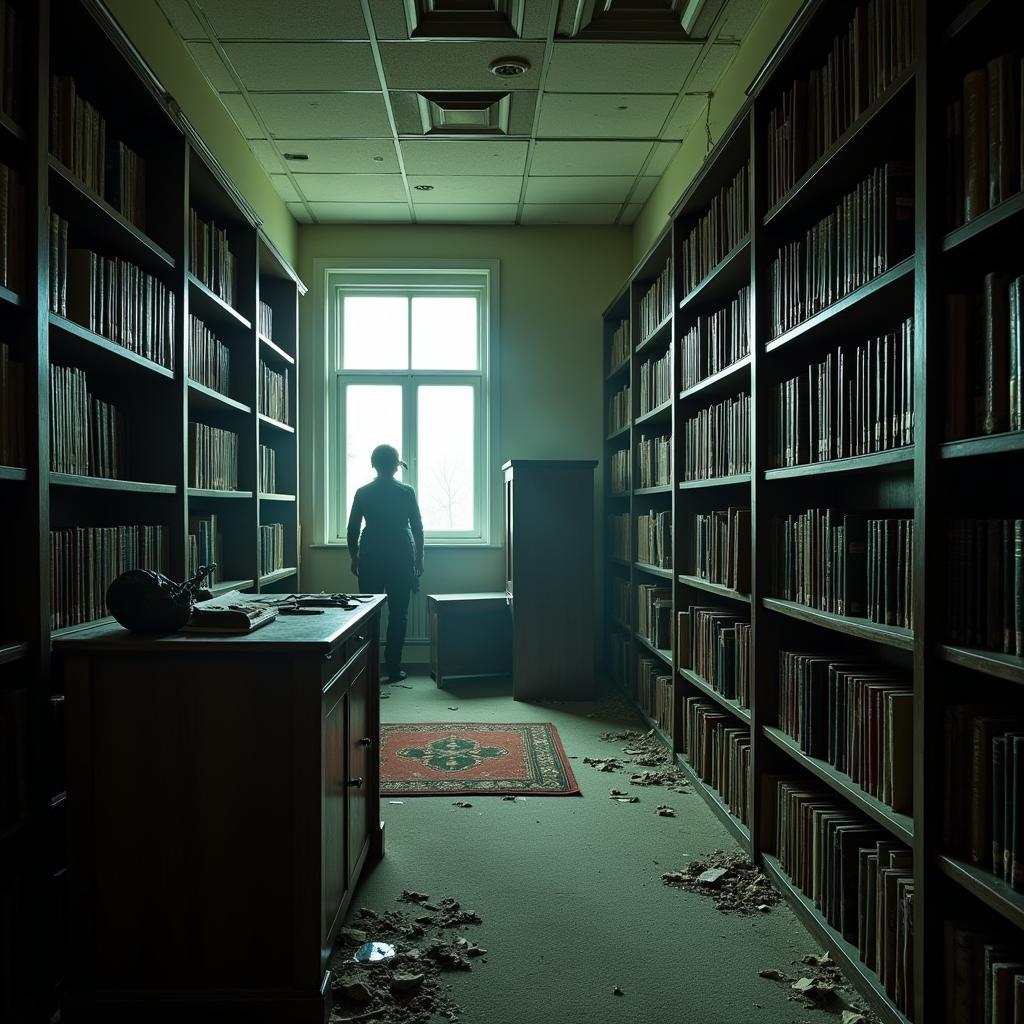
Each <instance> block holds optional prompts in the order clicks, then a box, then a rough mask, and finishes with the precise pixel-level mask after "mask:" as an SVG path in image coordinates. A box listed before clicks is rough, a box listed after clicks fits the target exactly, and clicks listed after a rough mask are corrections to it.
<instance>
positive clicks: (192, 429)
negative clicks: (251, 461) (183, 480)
mask: <svg viewBox="0 0 1024 1024" xmlns="http://www.w3.org/2000/svg"><path fill="white" fill-rule="evenodd" d="M188 486H189V487H196V488H201V489H203V490H215V491H237V490H238V489H239V486H238V435H237V434H235V433H234V432H232V431H230V430H222V429H221V428H220V427H211V426H210V425H209V424H206V423H196V422H191V421H190V422H189V425H188Z"/></svg>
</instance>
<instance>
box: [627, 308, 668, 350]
mask: <svg viewBox="0 0 1024 1024" xmlns="http://www.w3.org/2000/svg"><path fill="white" fill-rule="evenodd" d="M670 323H672V314H671V313H669V315H668V316H667V317H665V319H664V320H662V321H661V323H660V324H658V326H657V327H655V328H654V330H653V331H651V333H650V334H648V335H647V337H646V338H644V340H643V341H641V342H640V344H639V345H637V347H636V348H635V349H633V354H634V355H639V354H640V353H641V352H643V350H644V349H645V348H647V346H648V345H650V344H652V343H653V342H654V340H655V339H656V338H657V337H658V335H659V334H661V332H662V331H663V330H665V328H666V327H668V325H669V324H670Z"/></svg>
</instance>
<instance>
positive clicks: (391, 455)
mask: <svg viewBox="0 0 1024 1024" xmlns="http://www.w3.org/2000/svg"><path fill="white" fill-rule="evenodd" d="M370 465H371V466H373V468H374V469H375V470H376V471H377V476H394V475H395V474H396V473H397V472H398V467H399V466H401V467H402V468H403V469H408V468H409V467H408V466H406V464H405V463H404V462H403V461H402V460H401V459H400V458H399V457H398V449H397V448H395V447H394V446H393V445H390V444H379V445H377V447H376V448H374V449H373V451H372V452H371V454H370Z"/></svg>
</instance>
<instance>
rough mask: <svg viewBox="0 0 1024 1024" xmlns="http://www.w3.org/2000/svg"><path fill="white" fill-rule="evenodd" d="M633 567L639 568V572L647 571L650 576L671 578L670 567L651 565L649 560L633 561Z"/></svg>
mask: <svg viewBox="0 0 1024 1024" xmlns="http://www.w3.org/2000/svg"><path fill="white" fill-rule="evenodd" d="M632 564H633V567H634V568H636V569H639V570H640V572H648V573H650V574H651V575H652V576H661V577H662V578H663V579H667V580H670V579H672V570H671V569H662V568H661V567H660V566H657V565H651V564H650V563H649V562H633V563H632Z"/></svg>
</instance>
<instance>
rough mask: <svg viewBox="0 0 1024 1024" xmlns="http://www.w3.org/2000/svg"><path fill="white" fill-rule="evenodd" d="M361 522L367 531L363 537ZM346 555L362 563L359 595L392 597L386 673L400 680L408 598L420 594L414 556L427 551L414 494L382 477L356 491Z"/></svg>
mask: <svg viewBox="0 0 1024 1024" xmlns="http://www.w3.org/2000/svg"><path fill="white" fill-rule="evenodd" d="M363 520H365V521H366V526H365V527H364V528H363V532H362V535H361V536H360V533H359V528H360V525H361V524H362V522H363ZM347 536H348V550H349V555H350V556H351V557H353V558H355V557H356V556H358V558H359V589H360V590H361V591H363V592H364V593H367V594H383V593H386V594H387V595H388V635H387V649H386V651H385V655H384V664H385V671H386V672H387V673H388V675H389V676H395V675H397V674H398V672H399V670H400V669H401V667H402V646H403V645H404V643H405V627H406V622H407V620H408V617H409V595H410V594H411V593H412V591H413V590H414V589H416V573H415V557H416V551H417V550H419V551H422V550H423V521H422V520H421V518H420V509H419V505H418V504H417V503H416V492H415V491H414V490H413V489H412V488H411V487H409V486H408V484H403V483H401V482H399V481H398V480H395V479H394V478H393V477H389V476H379V477H377V479H376V480H373V481H372V482H371V483H368V484H364V485H363V486H362V487H360V488H359V490H358V491H356V494H355V498H354V499H353V500H352V511H351V513H350V514H349V518H348V535H347Z"/></svg>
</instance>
